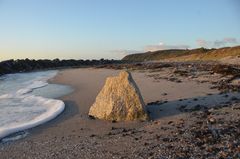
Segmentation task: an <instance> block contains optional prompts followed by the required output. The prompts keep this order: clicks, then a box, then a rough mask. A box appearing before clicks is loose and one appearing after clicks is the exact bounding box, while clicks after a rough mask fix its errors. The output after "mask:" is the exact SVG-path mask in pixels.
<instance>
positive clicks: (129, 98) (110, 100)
mask: <svg viewBox="0 0 240 159" xmlns="http://www.w3.org/2000/svg"><path fill="white" fill-rule="evenodd" d="M89 116H93V117H95V118H98V119H104V120H111V121H129V120H147V119H148V115H147V113H146V111H145V104H144V101H143V99H142V96H141V94H140V91H139V89H138V87H137V85H136V83H135V82H134V80H133V78H132V76H131V74H130V73H129V72H126V71H122V72H120V74H119V75H118V76H116V77H108V78H107V80H106V83H105V85H104V87H103V89H102V90H101V91H100V93H99V94H98V96H97V98H96V101H95V103H94V104H93V105H92V106H91V108H90V111H89Z"/></svg>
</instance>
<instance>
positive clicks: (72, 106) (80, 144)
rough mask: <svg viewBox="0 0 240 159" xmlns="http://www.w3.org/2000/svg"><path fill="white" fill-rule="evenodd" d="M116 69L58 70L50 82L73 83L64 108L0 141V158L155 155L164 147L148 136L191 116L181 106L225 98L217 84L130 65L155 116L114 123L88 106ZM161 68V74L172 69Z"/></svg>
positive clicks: (136, 156) (167, 133)
mask: <svg viewBox="0 0 240 159" xmlns="http://www.w3.org/2000/svg"><path fill="white" fill-rule="evenodd" d="M118 72H119V71H116V70H110V69H91V68H85V69H67V70H62V71H60V72H59V74H58V75H57V76H56V77H55V78H54V79H52V80H51V82H53V83H60V84H67V85H70V86H72V87H73V88H74V92H73V93H72V94H69V95H67V96H65V97H62V98H61V99H62V100H63V101H64V102H65V104H66V109H65V111H64V112H63V113H62V114H61V115H60V116H59V117H57V118H56V119H54V120H53V121H50V122H49V123H46V124H43V125H41V126H38V127H37V128H33V129H31V130H28V131H29V132H30V135H28V136H27V137H25V138H23V139H20V140H17V141H14V142H10V143H3V144H0V158H1V159H2V158H3V159H5V158H6V159H7V158H24V159H26V158H64V159H65V158H148V157H151V156H152V158H156V156H161V153H160V149H162V148H161V146H159V152H158V150H155V149H154V148H153V147H151V146H153V145H156V142H157V141H155V140H154V141H152V140H151V139H152V138H153V137H154V136H156V135H157V134H158V133H160V134H161V135H162V137H163V138H164V137H167V136H168V135H169V134H170V133H172V132H173V131H174V130H172V129H171V130H169V131H164V132H163V131H161V128H162V127H164V126H166V125H168V124H169V122H170V121H176V122H179V121H183V120H185V121H186V123H187V120H189V121H191V120H190V119H188V117H189V116H188V113H185V112H182V111H180V110H179V108H180V107H182V106H188V107H191V106H192V107H193V106H196V105H197V104H201V105H206V106H208V105H216V104H219V103H221V102H226V100H227V99H226V98H223V97H222V96H220V95H219V94H218V93H219V92H218V91H217V90H216V89H210V87H211V84H210V83H208V82H205V83H200V82H197V81H196V80H191V79H187V78H184V79H181V81H182V82H174V81H169V80H165V79H160V80H155V79H154V78H152V77H151V75H153V74H154V73H151V72H150V73H149V72H148V71H134V72H132V75H133V78H134V80H135V81H136V83H137V84H138V86H139V88H140V91H141V93H142V96H143V98H144V101H145V103H146V104H147V103H150V104H149V105H148V106H147V107H148V111H149V113H150V115H151V117H152V119H153V120H154V121H147V122H137V121H136V122H119V123H112V122H108V121H100V120H91V119H89V118H88V111H89V108H90V106H91V105H92V104H93V103H94V100H95V98H96V96H97V94H98V92H99V91H100V89H101V88H102V86H103V85H104V81H105V79H106V77H108V76H112V75H116V74H117V73H118ZM159 73H160V74H161V75H162V76H163V77H164V76H167V75H169V74H170V73H171V70H169V69H165V70H162V72H159ZM207 94H213V95H207ZM228 98H230V97H228ZM156 101H159V102H157V103H158V104H157V105H156ZM154 102H155V104H154ZM160 102H162V104H159V103H160ZM151 103H152V104H151ZM158 144H159V143H158ZM151 150H154V152H151ZM162 155H163V154H162ZM170 158H171V157H170Z"/></svg>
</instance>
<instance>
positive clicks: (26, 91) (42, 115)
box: [0, 71, 72, 140]
mask: <svg viewBox="0 0 240 159" xmlns="http://www.w3.org/2000/svg"><path fill="white" fill-rule="evenodd" d="M56 74H57V71H42V72H31V73H16V74H8V75H4V76H1V77H0V140H1V139H3V138H4V137H6V136H8V135H10V134H13V133H16V132H19V131H23V130H26V129H29V128H32V127H35V126H38V125H40V124H43V123H45V122H47V121H49V120H52V119H53V118H55V117H56V116H57V115H59V114H60V113H61V112H62V111H63V110H64V108H65V105H64V102H63V101H61V100H58V99H56V98H58V97H61V96H63V95H66V94H68V93H70V92H72V89H71V87H69V86H66V85H58V84H49V83H48V82H47V81H48V80H49V79H51V78H53V77H54V76H55V75H56Z"/></svg>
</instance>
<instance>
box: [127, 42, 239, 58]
mask: <svg viewBox="0 0 240 159" xmlns="http://www.w3.org/2000/svg"><path fill="white" fill-rule="evenodd" d="M236 56H240V46H236V47H227V48H220V49H205V48H199V49H192V50H159V51H155V52H146V53H139V54H132V55H127V56H125V57H124V58H123V60H128V61H161V60H170V61H195V60H220V59H222V58H225V57H236Z"/></svg>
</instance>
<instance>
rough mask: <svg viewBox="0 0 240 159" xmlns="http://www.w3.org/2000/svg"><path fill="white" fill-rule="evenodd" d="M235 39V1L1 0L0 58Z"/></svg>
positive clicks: (238, 24) (114, 53)
mask: <svg viewBox="0 0 240 159" xmlns="http://www.w3.org/2000/svg"><path fill="white" fill-rule="evenodd" d="M239 43H240V1H239V0H21V1H19V0H0V60H5V59H11V58H15V59H16V58H35V59H39V58H50V59H52V58H61V59H63V58H66V59H69V58H75V59H80V58H82V59H99V58H101V57H103V58H115V59H118V58H121V57H122V56H124V55H125V54H127V53H133V52H142V51H154V50H157V49H172V48H196V47H202V46H203V47H209V48H211V47H224V46H234V45H239Z"/></svg>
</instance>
